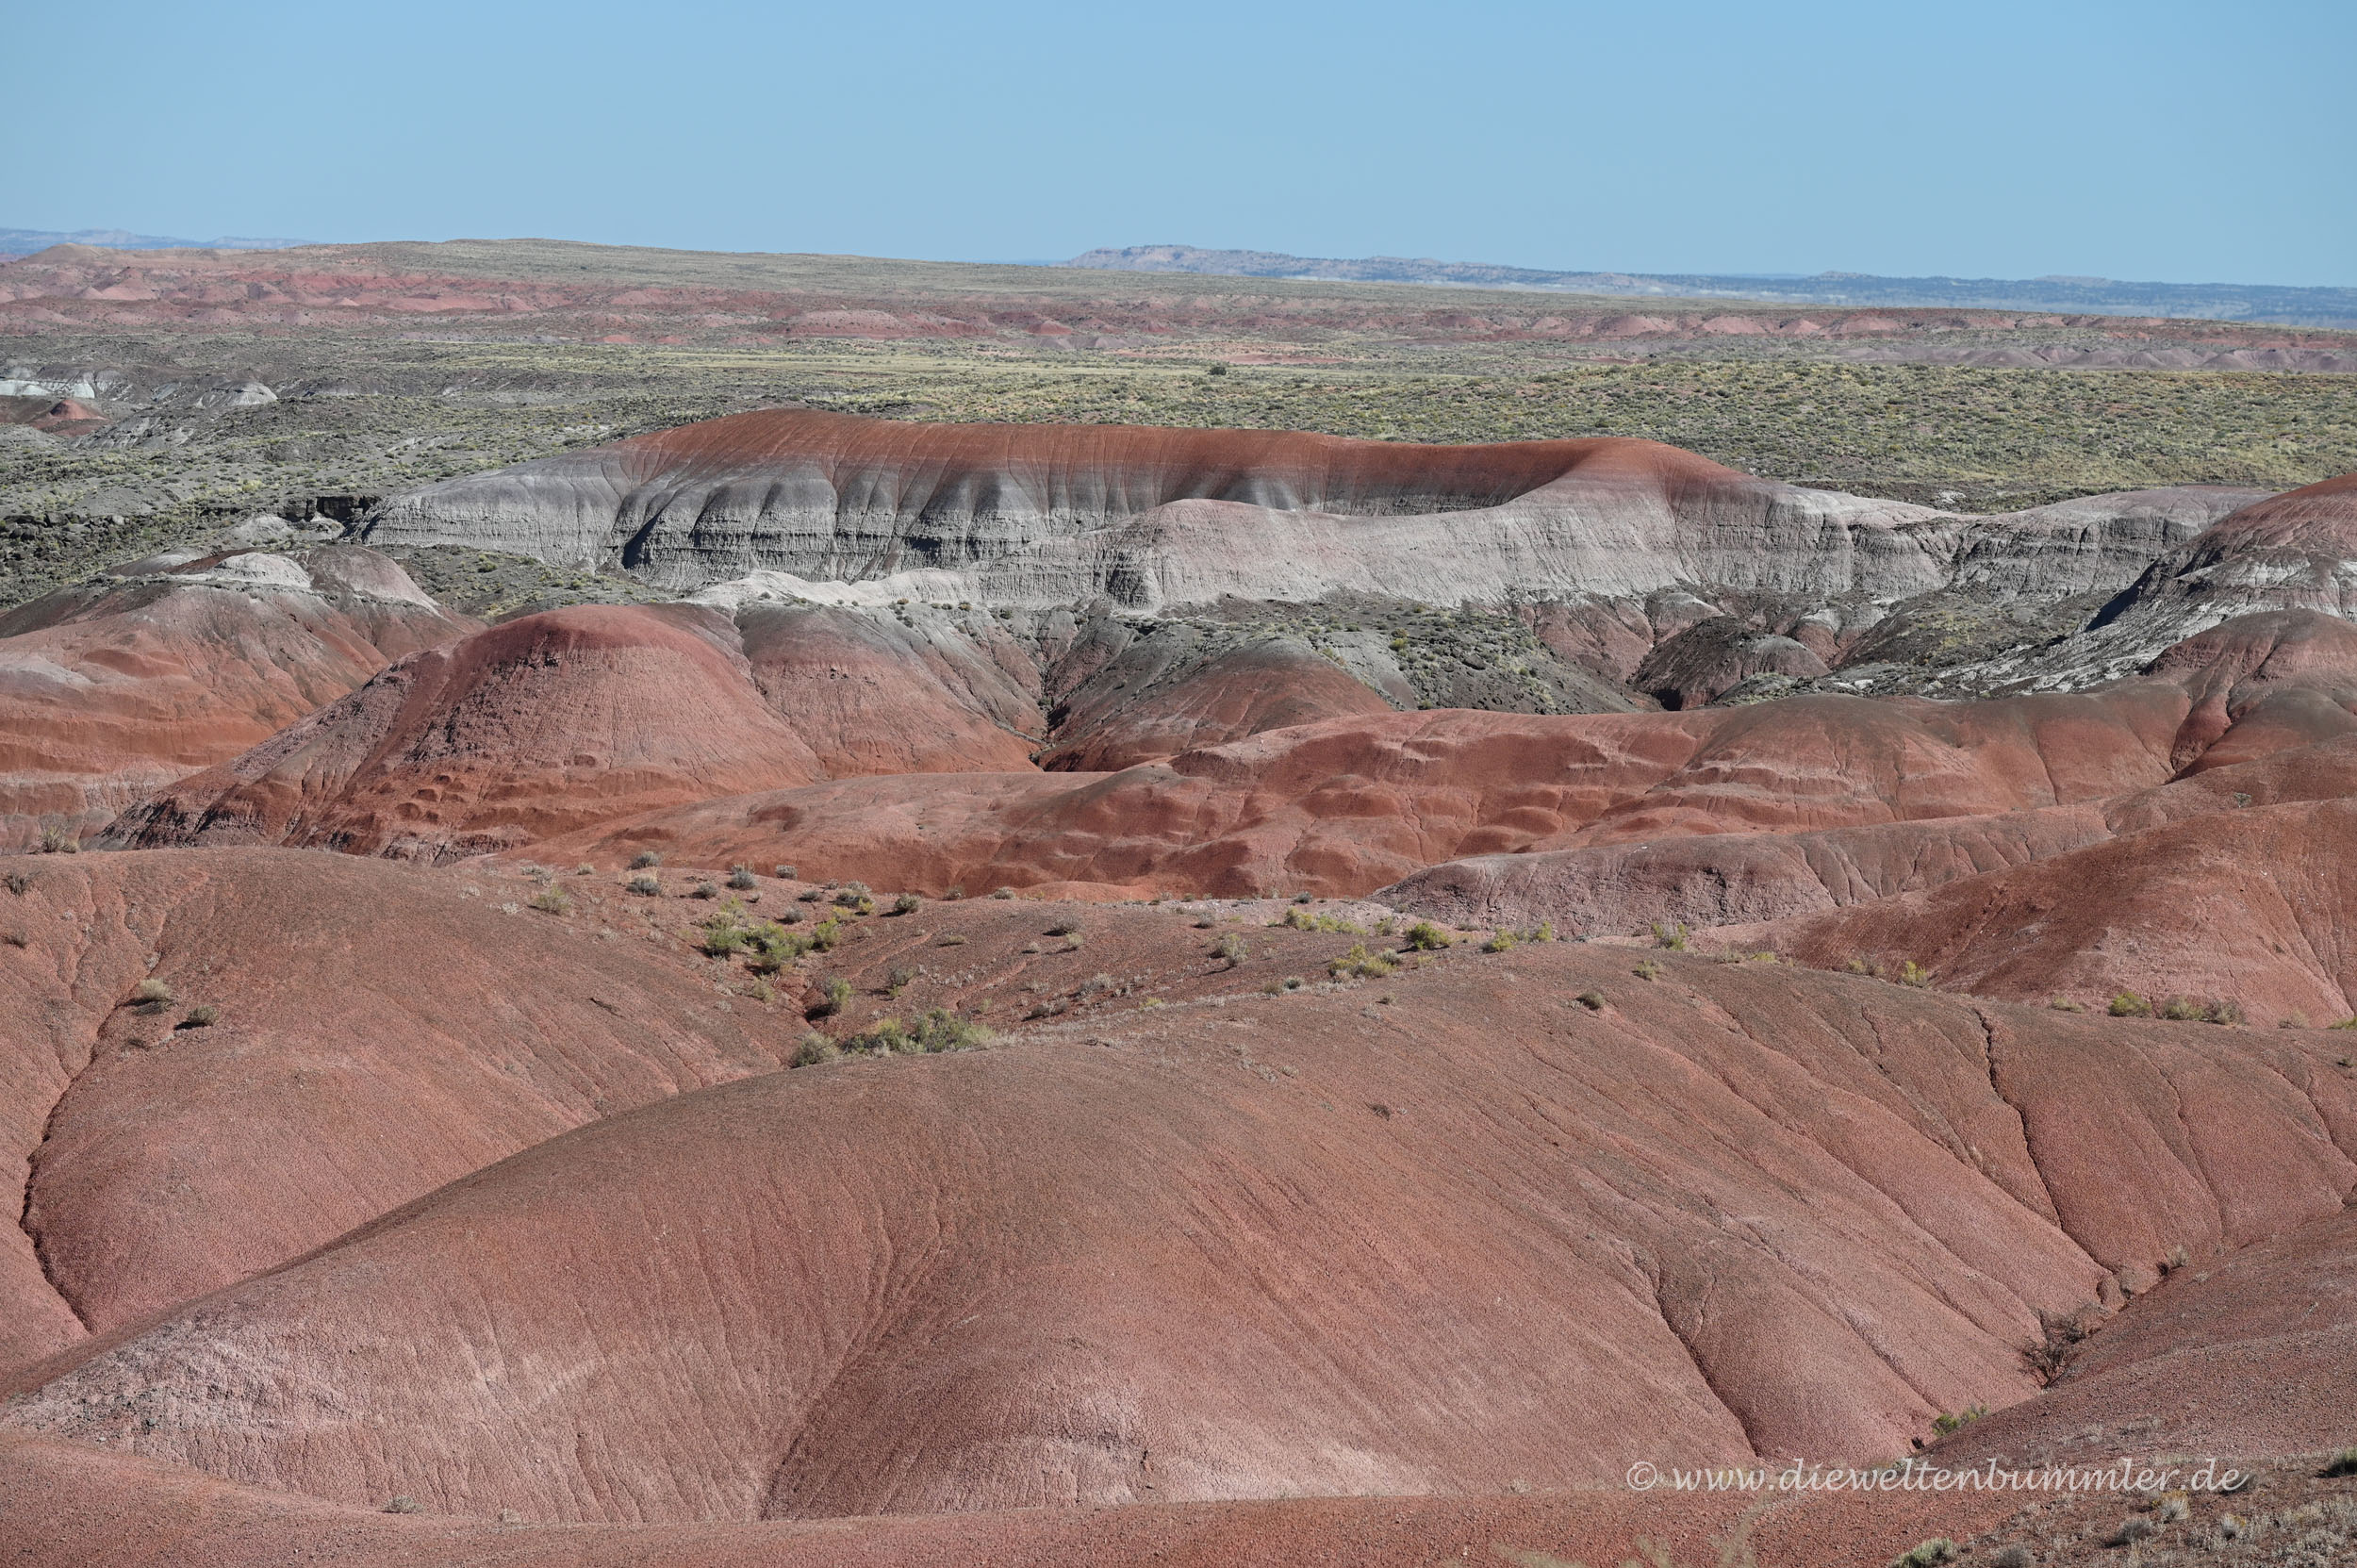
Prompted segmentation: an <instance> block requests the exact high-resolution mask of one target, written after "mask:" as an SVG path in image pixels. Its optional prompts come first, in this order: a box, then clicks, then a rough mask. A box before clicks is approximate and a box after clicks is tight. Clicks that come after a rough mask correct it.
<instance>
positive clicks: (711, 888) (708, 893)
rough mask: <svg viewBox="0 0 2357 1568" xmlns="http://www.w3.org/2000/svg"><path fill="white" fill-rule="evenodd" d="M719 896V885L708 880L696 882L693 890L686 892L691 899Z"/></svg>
mask: <svg viewBox="0 0 2357 1568" xmlns="http://www.w3.org/2000/svg"><path fill="white" fill-rule="evenodd" d="M719 896H720V889H719V886H718V885H717V883H712V882H710V881H705V882H700V883H697V884H696V885H695V888H694V889H693V891H691V892H690V893H689V894H688V897H689V898H691V899H717V898H718V897H719Z"/></svg>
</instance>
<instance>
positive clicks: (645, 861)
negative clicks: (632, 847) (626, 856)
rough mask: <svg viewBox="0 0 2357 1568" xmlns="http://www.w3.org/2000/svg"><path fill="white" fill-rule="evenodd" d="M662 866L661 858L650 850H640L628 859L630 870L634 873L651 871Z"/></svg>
mask: <svg viewBox="0 0 2357 1568" xmlns="http://www.w3.org/2000/svg"><path fill="white" fill-rule="evenodd" d="M662 864H663V857H662V856H661V855H659V854H657V853H656V852H655V851H654V850H639V851H638V852H637V853H636V854H635V855H633V856H631V857H630V868H631V869H632V870H634V871H651V870H652V869H654V867H658V866H660V865H662Z"/></svg>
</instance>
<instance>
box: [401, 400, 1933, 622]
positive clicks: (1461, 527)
mask: <svg viewBox="0 0 2357 1568" xmlns="http://www.w3.org/2000/svg"><path fill="white" fill-rule="evenodd" d="M1926 524H1929V526H1925V525H1926ZM1955 533H1956V525H1955V523H1954V522H1953V520H1946V519H1942V518H1940V516H1939V514H1937V513H1935V512H1932V511H1931V510H1929V509H1928V508H1924V507H1920V506H1911V505H1907V504H1904V503H1898V502H1888V501H1874V500H1864V499H1860V498H1857V497H1853V496H1845V495H1839V494H1836V493H1833V492H1830V491H1822V490H1808V489H1801V488H1797V487H1793V486H1789V485H1783V484H1777V483H1773V482H1771V481H1768V480H1762V479H1756V478H1753V477H1751V476H1749V475H1746V474H1742V473H1739V472H1737V471H1736V470H1732V469H1728V468H1723V467H1722V466H1720V465H1719V464H1716V463H1713V462H1710V461H1708V460H1707V459H1705V458H1702V457H1698V456H1695V455H1694V454H1691V453H1687V452H1682V451H1680V450H1678V449H1677V448H1675V447H1669V446H1663V445H1661V444H1659V443H1657V442H1653V441H1640V440H1627V439H1621V438H1617V437H1599V438H1593V439H1585V440H1563V441H1513V442H1499V443H1495V444H1491V445H1478V446H1438V445H1423V444H1417V443H1410V442H1399V441H1363V440H1348V439H1344V438H1342V437H1332V436H1319V435H1309V434H1302V433H1298V432H1290V431H1265V430H1190V429H1164V428H1155V427H1146V426H1136V425H1024V424H1000V425H982V424H965V425H961V424H916V423H906V422H901V421H889V420H871V419H862V418H858V417H854V416H850V415H843V414H829V413H821V412H816V411H812V410H807V409H772V410H766V411H762V412H757V413H750V414H739V415H734V416H732V417H730V418H727V419H720V420H712V421H705V422H703V423H700V424H693V425H686V426H683V427H681V428H679V429H676V430H670V431H665V432H663V433H661V434H658V435H653V436H645V437H635V438H633V439H630V440H626V441H618V442H615V443H613V444H611V445H608V446H602V447H595V448H591V449H588V450H586V451H582V452H576V453H569V454H563V455H560V456H555V457H547V458H541V459H539V460H537V461H535V462H530V463H523V464H519V465H517V466H515V467H513V468H507V469H502V470H496V471H494V472H490V473H485V474H477V475H472V476H470V477H467V478H462V479H453V480H447V481H444V482H443V483H441V484H437V485H433V486H429V487H425V488H424V489H421V490H417V491H413V492H411V493H410V494H408V495H404V496H400V497H397V498H395V499H394V500H393V501H391V502H390V503H387V505H386V506H385V507H384V508H382V509H381V510H380V511H379V512H378V513H377V514H376V515H375V516H374V517H373V518H371V520H369V522H368V523H367V525H366V528H365V536H366V537H368V538H369V539H371V540H372V541H374V542H376V543H379V544H404V545H431V544H460V545H473V546H480V547H486V548H495V549H501V550H509V551H514V552H517V553H523V554H530V555H535V556H537V557H539V558H541V559H543V560H547V561H549V562H552V563H553V564H557V565H562V566H566V567H569V568H574V569H591V568H596V569H622V570H626V571H630V572H633V573H635V574H636V575H638V576H640V577H643V578H645V579H647V580H648V581H651V582H653V583H655V584H658V585H660V586H666V587H671V588H678V589H693V588H697V587H701V586H707V585H710V584H714V583H718V582H723V581H727V580H730V579H733V578H738V577H742V576H745V575H747V574H749V573H750V572H753V571H757V570H771V571H778V572H783V573H787V574H790V575H793V576H795V577H799V578H802V579H805V580H808V581H813V582H825V581H852V582H856V581H868V580H875V579H889V578H891V577H893V576H895V575H896V574H900V573H911V572H916V571H928V572H944V571H946V572H948V573H953V574H955V578H956V580H957V581H956V583H955V585H954V586H958V587H959V588H961V589H962V590H963V594H964V597H967V598H970V599H974V600H980V601H983V602H991V603H995V604H1017V605H1021V604H1030V605H1042V606H1045V605H1052V604H1068V603H1073V602H1082V601H1087V600H1091V599H1096V598H1100V597H1102V598H1110V599H1112V600H1113V601H1114V602H1117V603H1120V604H1123V605H1126V606H1129V607H1133V608H1139V609H1153V608H1158V607H1161V606H1162V605H1166V604H1180V603H1197V602H1209V601H1211V600H1215V599H1217V598H1218V597H1220V596H1221V595H1223V594H1234V595H1237V596H1239V597H1244V598H1253V599H1277V598H1283V599H1301V598H1316V597H1318V596H1319V595H1321V594H1323V593H1326V592H1328V591H1333V590H1336V589H1341V590H1346V591H1357V592H1369V593H1377V594H1385V595H1392V596H1396V597H1401V598H1408V599H1416V600H1423V601H1436V602H1467V601H1498V600H1504V599H1509V598H1513V597H1516V596H1519V595H1526V594H1529V593H1532V592H1541V593H1554V594H1560V593H1600V594H1609V595H1626V594H1642V593H1646V592H1650V591H1653V590H1655V589H1657V588H1660V587H1664V586H1669V585H1671V584H1673V583H1706V584H1711V585H1714V586H1724V587H1727V588H1732V589H1739V590H1745V591H1770V592H1800V593H1807V594H1812V595H1821V596H1838V595H1843V594H1852V593H1862V594H1866V595H1869V596H1872V597H1876V598H1891V597H1899V596H1904V595H1907V594H1913V593H1919V592H1922V591H1925V590H1926V589H1929V588H1932V587H1936V586H1940V585H1942V584H1944V583H1945V582H1946V581H1947V579H1948V575H1949V564H1948V563H1949V560H1950V558H1951V557H1952V555H1953V553H1954V551H1955V549H1956V548H1957V541H1956V537H1955ZM921 581H922V585H923V588H924V589H925V590H926V592H925V593H924V594H916V593H913V594H912V595H911V597H921V596H928V595H929V596H932V597H937V596H938V595H939V593H940V592H941V591H943V579H942V578H940V577H938V576H931V577H928V578H926V579H923V580H921Z"/></svg>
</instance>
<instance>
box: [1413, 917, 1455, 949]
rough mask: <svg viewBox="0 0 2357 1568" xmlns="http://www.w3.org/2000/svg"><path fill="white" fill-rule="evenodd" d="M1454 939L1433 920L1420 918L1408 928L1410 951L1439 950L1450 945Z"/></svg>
mask: <svg viewBox="0 0 2357 1568" xmlns="http://www.w3.org/2000/svg"><path fill="white" fill-rule="evenodd" d="M1454 940H1455V938H1453V937H1451V936H1450V935H1449V933H1446V932H1444V931H1442V929H1441V928H1440V927H1438V926H1436V925H1434V924H1433V923H1432V922H1431V921H1429V920H1418V921H1417V922H1416V923H1415V924H1414V925H1412V926H1409V928H1408V935H1407V943H1408V947H1407V950H1408V951H1410V952H1438V951H1440V950H1441V949H1442V948H1445V947H1448V946H1449V945H1450V944H1451V943H1452V942H1453V941H1454Z"/></svg>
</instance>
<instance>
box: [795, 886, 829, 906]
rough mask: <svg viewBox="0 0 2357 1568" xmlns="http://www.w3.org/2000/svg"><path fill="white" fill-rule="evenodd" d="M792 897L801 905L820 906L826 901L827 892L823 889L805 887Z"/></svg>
mask: <svg viewBox="0 0 2357 1568" xmlns="http://www.w3.org/2000/svg"><path fill="white" fill-rule="evenodd" d="M794 897H795V899H796V900H797V901H799V902H801V903H806V904H822V903H825V902H826V901H827V890H826V889H825V888H823V887H805V888H803V889H802V890H801V891H800V892H799V893H797V894H795V895H794Z"/></svg>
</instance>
